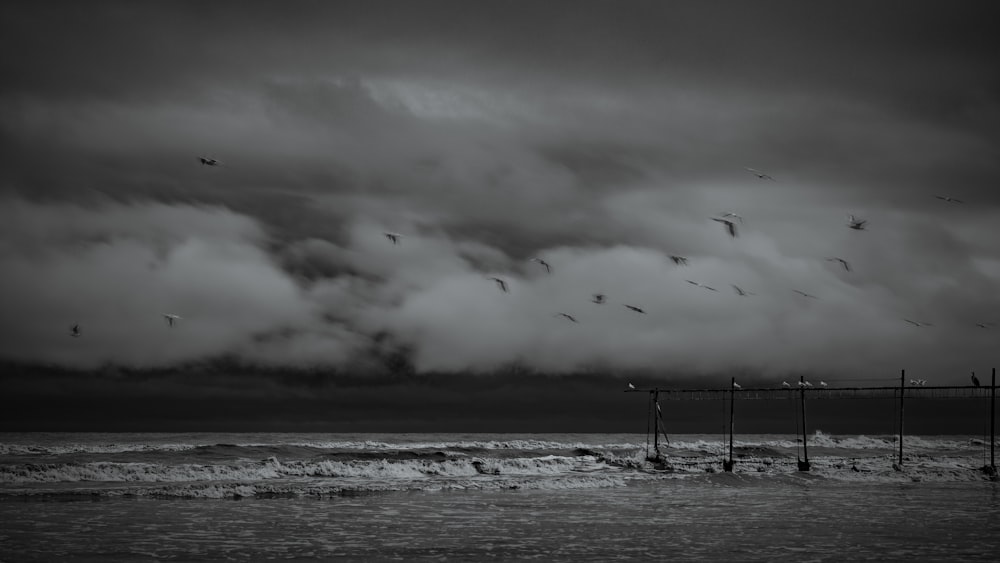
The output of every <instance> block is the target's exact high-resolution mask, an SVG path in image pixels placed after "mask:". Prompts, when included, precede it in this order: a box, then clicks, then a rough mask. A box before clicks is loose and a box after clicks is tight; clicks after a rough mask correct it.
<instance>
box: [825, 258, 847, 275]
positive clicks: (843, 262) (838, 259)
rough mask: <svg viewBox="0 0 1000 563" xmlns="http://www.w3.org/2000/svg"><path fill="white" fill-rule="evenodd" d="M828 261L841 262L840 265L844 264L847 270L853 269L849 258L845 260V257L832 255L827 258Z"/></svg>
mask: <svg viewBox="0 0 1000 563" xmlns="http://www.w3.org/2000/svg"><path fill="white" fill-rule="evenodd" d="M826 261H827V262H840V265H841V266H843V267H844V269H845V270H847V271H848V272H850V271H851V265H850V264H849V263H848V262H847V260H844V259H843V258H837V257H836V256H831V257H830V258H827V259H826Z"/></svg>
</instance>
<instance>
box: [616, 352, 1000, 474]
mask: <svg viewBox="0 0 1000 563" xmlns="http://www.w3.org/2000/svg"><path fill="white" fill-rule="evenodd" d="M973 380H975V382H976V383H979V382H978V380H976V378H975V375H974V374H973ZM625 392H626V393H648V394H649V411H648V414H647V427H646V428H647V430H646V432H647V435H648V434H649V432H650V428H652V429H653V449H654V452H655V456H653V457H650V456H649V455H648V452H647V458H649V459H651V460H656V461H659V460H661V459H662V454H661V452H660V445H659V444H660V434H661V433H662V434H663V436H664V437H666V429H665V427H664V423H663V416H662V410H661V408H660V401H718V400H726V399H729V424H728V427H729V459H728V460H723V464H722V465H723V469H724V470H725V471H732V468H733V465H734V462H733V431H734V428H735V417H736V402H737V401H747V400H749V401H753V400H782V399H798V401H796V403H797V405H796V412H795V417H796V425H797V428H798V419H799V417H801V432H802V434H801V440H802V451H803V453H804V456H805V459H802V458H800V459H799V465H798V466H799V470H801V471H808V470H809V453H808V436H807V432H806V401H807V400H810V401H811V400H814V399H893V400H898V401H899V440H898V442H899V457H898V461H897V462H896V463H895V464H893V467H894V468H896V469H897V470H901V469H902V465H903V421H904V418H903V413H904V410H903V407H904V400H905V399H975V398H989V399H990V422H989V426H990V464H989V465H987V466H984V467H983V471H984V472H985V473H987V474H989V475H990V477H991V478H993V479H996V478H997V469H996V457H995V451H994V450H995V445H996V438H995V435H996V369H995V368H994V369H993V373H992V377H991V380H990V385H989V386H988V387H982V386H979V385H955V386H941V385H938V386H926V385H920V384H918V385H913V384H912V383H911V384H910V385H907V381H906V370H901V371H900V376H899V385H895V386H881V387H830V386H814V385H812V384H809V383H808V382H806V381H805V378H804V377H800V378H799V381H797V382H796V384H795V385H794V386H791V385H789V386H787V387H786V386H782V387H751V388H743V387H740V386H738V385H737V384H736V380H735V379H733V380H732V381H731V382H730V387H729V388H728V389H663V388H659V387H654V388H651V389H639V388H635V387H633V386H632V385H631V384H630V385H629V388H628V389H626V390H625ZM647 438H648V436H647ZM647 444H648V439H647ZM647 448H648V445H647Z"/></svg>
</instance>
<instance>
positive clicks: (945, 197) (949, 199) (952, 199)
mask: <svg viewBox="0 0 1000 563" xmlns="http://www.w3.org/2000/svg"><path fill="white" fill-rule="evenodd" d="M934 197H936V198H938V199H940V200H941V201H947V202H948V203H965V202H964V201H962V200H960V199H956V198H953V197H951V196H946V195H936V196H934Z"/></svg>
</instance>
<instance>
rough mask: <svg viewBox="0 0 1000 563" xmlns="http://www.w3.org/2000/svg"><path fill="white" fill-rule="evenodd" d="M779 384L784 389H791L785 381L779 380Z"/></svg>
mask: <svg viewBox="0 0 1000 563" xmlns="http://www.w3.org/2000/svg"><path fill="white" fill-rule="evenodd" d="M781 386H782V387H784V388H785V389H791V388H792V386H791V385H789V384H788V382H787V381H782V382H781Z"/></svg>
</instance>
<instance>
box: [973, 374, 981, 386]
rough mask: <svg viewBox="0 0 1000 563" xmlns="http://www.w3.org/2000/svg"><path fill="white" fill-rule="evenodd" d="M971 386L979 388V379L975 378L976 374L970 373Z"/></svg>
mask: <svg viewBox="0 0 1000 563" xmlns="http://www.w3.org/2000/svg"><path fill="white" fill-rule="evenodd" d="M972 384H973V385H975V386H976V387H979V378H978V377H976V372H972Z"/></svg>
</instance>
